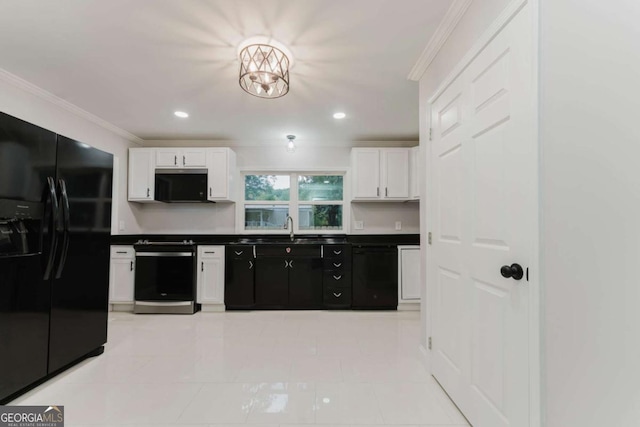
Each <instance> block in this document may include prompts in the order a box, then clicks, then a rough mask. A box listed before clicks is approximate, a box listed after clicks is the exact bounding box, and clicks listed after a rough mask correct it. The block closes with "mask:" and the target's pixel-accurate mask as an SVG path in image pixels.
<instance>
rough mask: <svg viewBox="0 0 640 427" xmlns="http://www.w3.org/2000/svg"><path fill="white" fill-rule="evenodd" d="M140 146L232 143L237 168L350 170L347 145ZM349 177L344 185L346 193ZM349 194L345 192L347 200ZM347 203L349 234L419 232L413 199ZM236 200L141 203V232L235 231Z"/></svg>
mask: <svg viewBox="0 0 640 427" xmlns="http://www.w3.org/2000/svg"><path fill="white" fill-rule="evenodd" d="M358 145H360V146H362V145H377V146H411V145H415V142H413V143H411V142H400V143H398V142H387V143H385V142H376V143H372V144H365V143H358ZM145 146H148V147H157V146H231V147H232V149H233V151H235V153H236V157H237V165H238V168H239V169H240V170H248V171H272V170H276V171H277V170H282V171H322V170H326V171H349V169H350V153H351V148H350V147H344V146H322V147H320V146H311V147H309V146H305V145H304V143H303V142H298V144H297V146H298V147H297V149H296V151H295V152H294V153H288V152H287V151H286V150H285V146H286V140H285V141H283V143H282V144H280V145H271V146H243V145H241V146H234V144H233V143H230V142H228V141H216V142H207V141H147V142H146V143H145ZM348 178H349V177H348V176H347V183H346V187H345V189H346V190H347V191H348V189H349V185H348ZM238 183H239V187H238V188H237V191H238V194H239V195H242V189H243V188H242V182H240V180H239V181H238ZM348 199H349V196H347V200H348ZM350 205H351V206H352V213H353V215H352V218H351V220H350V223H351V224H352V226H351V233H353V234H356V233H358V234H395V233H404V234H417V233H419V231H420V224H419V213H418V211H419V204H418V203H384V206H382V204H376V203H359V204H349V203H348V202H347V203H345V208H346V209H348V208H349V206H350ZM235 209H236V204H225V203H216V204H202V205H189V206H187V205H184V206H178V205H165V204H146V205H142V207H141V211H140V214H139V215H138V216H139V218H140V222H141V224H143V232H144V233H166V234H183V233H195V234H234V233H235V232H236V216H235ZM354 218H357V219H358V220H361V221H363V222H364V229H363V230H355V229H354V227H353V221H354ZM395 221H401V222H402V230H401V231H396V230H395Z"/></svg>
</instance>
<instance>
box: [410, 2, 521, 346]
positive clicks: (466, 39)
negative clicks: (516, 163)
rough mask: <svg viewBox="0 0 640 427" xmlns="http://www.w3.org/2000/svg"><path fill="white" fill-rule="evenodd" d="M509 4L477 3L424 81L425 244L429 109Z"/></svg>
mask: <svg viewBox="0 0 640 427" xmlns="http://www.w3.org/2000/svg"><path fill="white" fill-rule="evenodd" d="M508 3H509V0H474V1H473V2H472V3H471V5H470V6H469V8H468V9H467V11H466V13H465V14H464V16H463V17H462V19H461V20H460V22H459V23H458V25H457V26H456V28H455V29H454V30H453V32H452V33H451V35H450V36H449V38H448V39H447V41H446V42H445V44H444V45H443V46H442V48H441V49H440V51H439V52H438V54H437V55H436V56H435V58H434V60H433V62H432V63H431V65H430V66H429V68H428V69H427V71H426V72H425V73H424V75H423V76H422V78H421V79H420V96H419V98H418V99H419V102H420V107H419V108H420V145H421V146H422V150H421V153H422V160H421V162H420V163H421V164H422V165H424V168H423V169H422V170H421V173H422V175H421V182H422V184H423V185H422V187H421V195H420V199H421V200H422V201H423V203H421V210H420V230H421V236H420V241H421V242H426V241H427V233H428V231H429V228H430V227H429V226H430V224H429V215H428V212H429V211H428V209H429V205H428V194H427V189H428V185H429V182H428V171H427V168H428V162H427V159H428V156H429V146H428V145H429V106H428V102H427V101H428V100H429V99H430V98H431V96H432V95H433V94H434V93H435V91H436V90H437V89H438V87H439V86H440V84H441V83H442V82H443V81H444V79H445V78H447V77H448V76H449V74H450V73H451V72H452V71H453V68H454V67H455V66H456V65H457V64H458V63H459V62H460V61H461V60H462V58H463V57H464V55H465V54H466V53H467V52H468V51H469V50H470V49H471V47H472V46H473V45H474V43H475V42H476V40H478V38H479V37H480V36H481V35H482V34H483V33H484V32H485V31H486V30H487V28H488V27H489V26H490V25H491V23H492V22H493V21H494V20H495V19H496V18H497V17H498V15H499V14H500V12H502V10H503V9H504V8H505V7H506V6H507V4H508ZM427 250H428V249H427V245H422V246H421V260H422V263H421V273H420V278H421V282H422V283H423V284H424V286H423V288H422V299H421V302H420V304H421V308H420V312H421V316H422V319H421V320H422V321H421V323H422V333H421V335H420V336H421V345H422V346H423V347H426V343H427V337H428V336H429V328H430V325H429V315H428V310H427V300H428V292H427V287H426V283H427V276H426V271H427V264H426V259H427ZM427 357H428V354H427Z"/></svg>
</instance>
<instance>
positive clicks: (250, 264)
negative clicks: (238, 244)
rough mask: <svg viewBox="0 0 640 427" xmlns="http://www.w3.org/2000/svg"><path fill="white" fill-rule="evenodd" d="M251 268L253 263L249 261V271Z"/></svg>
mask: <svg viewBox="0 0 640 427" xmlns="http://www.w3.org/2000/svg"><path fill="white" fill-rule="evenodd" d="M252 268H253V261H249V270H251V269H252Z"/></svg>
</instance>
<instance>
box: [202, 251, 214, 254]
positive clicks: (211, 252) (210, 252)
mask: <svg viewBox="0 0 640 427" xmlns="http://www.w3.org/2000/svg"><path fill="white" fill-rule="evenodd" d="M204 253H205V254H215V253H216V251H204Z"/></svg>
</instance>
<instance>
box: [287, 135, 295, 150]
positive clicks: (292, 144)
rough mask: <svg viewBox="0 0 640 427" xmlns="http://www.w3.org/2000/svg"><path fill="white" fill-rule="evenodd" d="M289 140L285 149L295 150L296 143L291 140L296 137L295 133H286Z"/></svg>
mask: <svg viewBox="0 0 640 427" xmlns="http://www.w3.org/2000/svg"><path fill="white" fill-rule="evenodd" d="M287 139H288V140H289V142H288V143H287V151H288V152H289V153H293V152H294V151H296V144H295V143H294V142H293V141H294V140H295V139H296V136H295V135H287Z"/></svg>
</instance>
